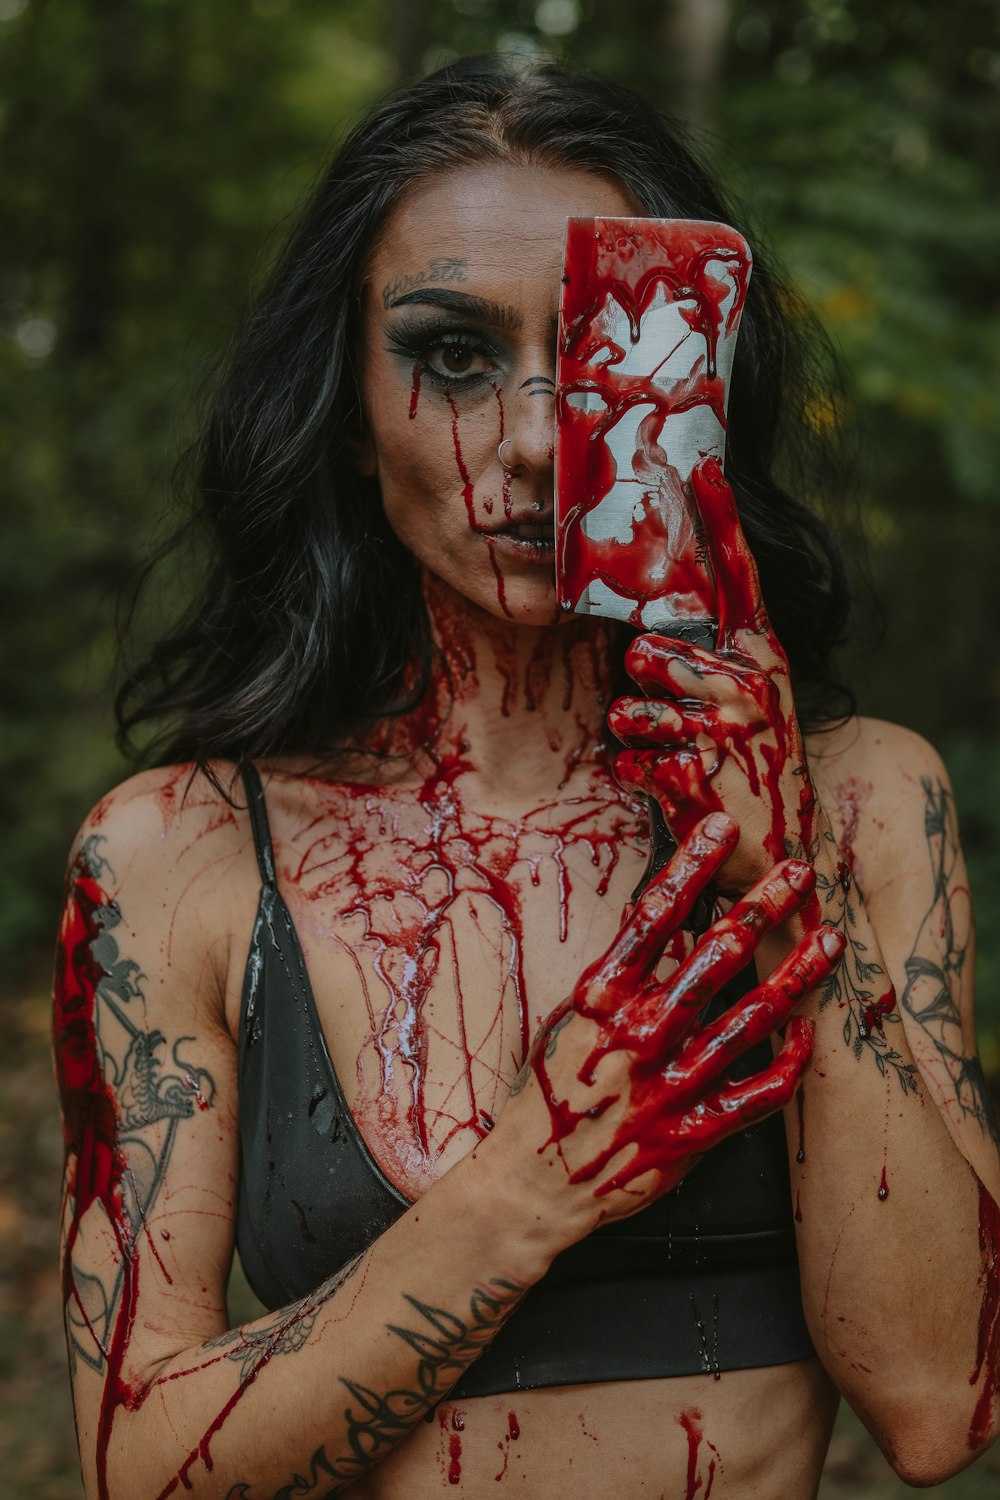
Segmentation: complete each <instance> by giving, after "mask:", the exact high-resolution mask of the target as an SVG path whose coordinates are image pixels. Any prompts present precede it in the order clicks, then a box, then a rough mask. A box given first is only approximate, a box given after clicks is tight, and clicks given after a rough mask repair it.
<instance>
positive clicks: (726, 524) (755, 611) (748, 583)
mask: <svg viewBox="0 0 1000 1500" xmlns="http://www.w3.org/2000/svg"><path fill="white" fill-rule="evenodd" d="M691 489H692V492H693V494H694V498H695V503H696V504H697V506H698V510H699V511H700V513H701V518H702V523H703V525H704V534H705V544H706V546H707V548H708V555H709V559H710V561H711V564H712V572H713V574H714V575H715V588H716V598H717V603H718V617H719V643H720V645H723V644H725V643H726V642H727V641H728V640H729V638H730V637H731V636H732V634H733V633H734V631H737V630H752V631H759V630H762V629H763V628H764V626H765V625H766V623H767V615H766V612H765V610H764V601H763V598H762V597H761V591H760V578H759V576H758V573H757V564H756V563H755V562H754V558H753V554H752V552H751V551H750V548H749V546H748V545H747V539H746V537H745V536H744V535H743V527H742V526H741V525H740V518H739V513H738V511H737V509H736V498H735V496H734V495H733V492H732V489H731V487H730V485H729V484H728V483H727V481H726V477H725V475H724V474H723V472H722V469H721V467H720V465H719V462H718V460H717V459H714V458H706V459H703V460H702V462H701V463H699V464H696V465H695V467H694V469H693V470H692V472H691Z"/></svg>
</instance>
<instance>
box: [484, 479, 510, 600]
mask: <svg viewBox="0 0 1000 1500" xmlns="http://www.w3.org/2000/svg"><path fill="white" fill-rule="evenodd" d="M505 503H506V501H505ZM486 547H487V550H488V551H489V554H490V567H491V568H492V569H493V577H494V578H495V579H496V581H497V598H498V600H499V601H500V608H501V609H502V610H503V612H504V614H505V615H506V616H507V618H508V620H512V619H513V618H514V616H513V615H512V614H511V612H510V610H509V609H508V608H507V591H506V587H505V585H504V577H503V573H502V572H501V571H500V564H499V563H498V562H497V552H496V548H495V547H494V545H493V543H492V542H489V541H488V542H487V543H486Z"/></svg>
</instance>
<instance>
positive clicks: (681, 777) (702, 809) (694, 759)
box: [614, 746, 720, 838]
mask: <svg viewBox="0 0 1000 1500" xmlns="http://www.w3.org/2000/svg"><path fill="white" fill-rule="evenodd" d="M706 756H707V757H708V758H707V759H706ZM719 756H720V752H719V751H718V749H713V750H712V751H700V750H698V749H692V748H691V747H690V746H682V747H681V748H680V749H677V750H673V751H669V752H666V753H664V751H662V750H622V751H621V752H620V754H618V755H616V756H615V761H614V772H615V776H616V778H617V780H618V782H619V783H620V785H621V786H623V787H624V788H625V790H626V791H630V792H635V793H637V794H638V795H639V796H641V797H653V798H655V799H656V801H657V802H658V803H659V805H660V807H661V808H662V809H663V816H664V817H665V818H666V820H667V824H668V826H669V828H670V831H671V833H672V834H673V835H674V837H675V838H682V837H683V836H684V834H685V833H686V832H687V831H688V830H689V829H690V828H691V826H692V824H693V823H694V822H695V821H696V820H697V819H698V818H705V817H708V816H709V814H711V813H712V812H715V811H718V810H719V808H720V802H719V799H718V797H717V796H716V795H715V793H714V791H713V790H712V784H711V780H712V777H713V775H714V774H715V772H716V771H717V769H718V767H719Z"/></svg>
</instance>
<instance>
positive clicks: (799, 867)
mask: <svg viewBox="0 0 1000 1500" xmlns="http://www.w3.org/2000/svg"><path fill="white" fill-rule="evenodd" d="M785 879H786V880H787V881H788V884H789V885H790V886H791V888H792V890H793V891H811V890H812V888H813V886H814V885H815V884H816V877H815V875H814V874H813V872H812V866H811V865H807V864H805V863H804V862H803V861H802V860H801V859H792V860H789V862H788V864H787V865H786V866H785Z"/></svg>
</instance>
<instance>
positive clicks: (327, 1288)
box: [202, 1255, 361, 1386]
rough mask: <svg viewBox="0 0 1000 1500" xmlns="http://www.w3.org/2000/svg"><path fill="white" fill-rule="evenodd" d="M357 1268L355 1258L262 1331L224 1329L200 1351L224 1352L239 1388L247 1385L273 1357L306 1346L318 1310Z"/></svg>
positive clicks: (276, 1316) (280, 1314)
mask: <svg viewBox="0 0 1000 1500" xmlns="http://www.w3.org/2000/svg"><path fill="white" fill-rule="evenodd" d="M360 1264H361V1256H360V1255H356V1256H355V1257H354V1259H353V1260H349V1261H348V1262H347V1265H346V1266H343V1267H341V1269H340V1270H339V1271H338V1272H337V1273H336V1275H334V1276H331V1277H330V1279H329V1280H328V1281H324V1283H323V1285H322V1286H321V1287H319V1289H318V1290H317V1291H315V1292H310V1293H309V1294H308V1296H305V1297H302V1298H300V1299H299V1301H298V1302H293V1303H292V1304H291V1305H290V1306H289V1307H283V1308H282V1309H281V1311H280V1312H277V1313H275V1315H274V1317H273V1318H272V1319H271V1321H270V1322H269V1323H265V1324H264V1326H263V1328H227V1329H226V1331H225V1333H219V1334H216V1336H215V1338H212V1339H206V1340H205V1343H204V1344H203V1345H202V1348H204V1349H226V1350H227V1351H228V1352H227V1354H226V1356H225V1357H226V1359H231V1360H232V1361H233V1362H234V1363H235V1364H237V1365H239V1367H240V1385H241V1386H246V1385H249V1384H250V1382H251V1381H252V1380H255V1379H256V1378H257V1375H258V1374H259V1372H260V1371H261V1370H262V1369H263V1367H264V1366H265V1365H266V1364H267V1363H268V1361H269V1360H271V1359H273V1357H274V1356H275V1355H276V1354H295V1353H296V1352H297V1351H298V1350H299V1349H301V1348H302V1346H303V1345H304V1344H305V1343H306V1342H307V1340H308V1339H309V1337H310V1335H311V1334H312V1331H313V1329H314V1328H315V1326H316V1319H317V1318H318V1317H319V1314H320V1312H321V1310H322V1308H323V1307H324V1306H325V1305H326V1303H327V1302H329V1300H330V1298H331V1297H332V1296H333V1295H334V1293H335V1292H339V1290H340V1288H341V1287H342V1286H343V1285H344V1283H345V1282H347V1281H349V1280H350V1279H351V1277H352V1276H353V1275H354V1273H355V1272H356V1271H357V1269H358V1267H359V1266H360Z"/></svg>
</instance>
